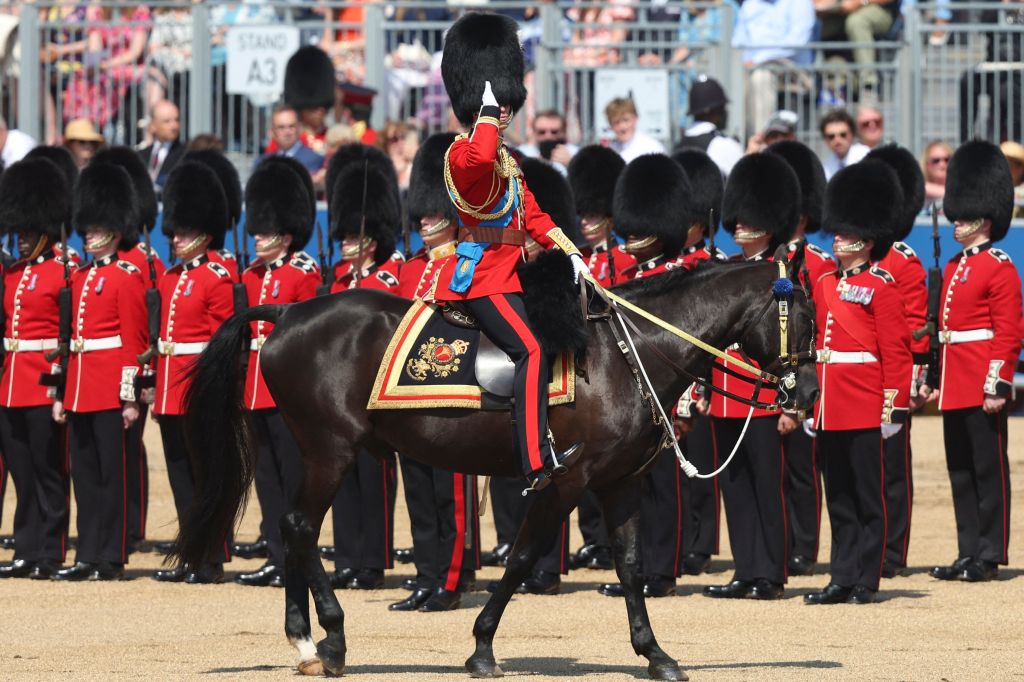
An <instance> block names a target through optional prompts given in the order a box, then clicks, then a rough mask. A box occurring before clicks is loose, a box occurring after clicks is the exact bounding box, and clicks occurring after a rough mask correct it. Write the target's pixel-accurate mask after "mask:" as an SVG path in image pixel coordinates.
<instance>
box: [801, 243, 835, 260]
mask: <svg viewBox="0 0 1024 682" xmlns="http://www.w3.org/2000/svg"><path fill="white" fill-rule="evenodd" d="M804 251H810V252H811V253H813V254H814V255H815V256H817V257H818V258H820V259H822V260H832V256H830V255H829V253H828V251H826V250H825V249H823V248H821V247H820V246H818V245H817V244H812V243H811V242H807V245H806V246H804Z"/></svg>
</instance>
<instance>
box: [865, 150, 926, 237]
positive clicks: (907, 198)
mask: <svg viewBox="0 0 1024 682" xmlns="http://www.w3.org/2000/svg"><path fill="white" fill-rule="evenodd" d="M867 158H869V159H878V160H879V161H881V162H882V163H885V164H887V165H888V166H889V168H892V169H893V171H895V173H896V177H898V178H899V179H900V189H902V190H903V203H902V204H900V206H899V207H898V208H899V211H898V213H899V215H898V216H897V217H896V219H897V227H896V234H895V235H894V236H895V237H896V241H902V240H903V239H906V238H907V235H909V234H910V230H911V229H913V227H914V220H916V219H917V216H918V214H919V213H921V209H922V208H923V207H924V173H922V172H921V166H920V165H919V164H918V163H917V159H915V158H914V155H913V154H911V153H910V151H908V150H907V149H904V148H903V147H900V146H899V145H896V144H887V145H883V146H881V147H876V148H875V149H872V150H871V151H870V152H869V153H868V155H867Z"/></svg>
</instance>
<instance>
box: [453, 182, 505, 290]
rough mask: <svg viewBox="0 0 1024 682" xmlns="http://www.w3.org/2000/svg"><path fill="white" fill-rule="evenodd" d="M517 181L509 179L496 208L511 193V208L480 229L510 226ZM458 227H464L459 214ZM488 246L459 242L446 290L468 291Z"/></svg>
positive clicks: (481, 224)
mask: <svg viewBox="0 0 1024 682" xmlns="http://www.w3.org/2000/svg"><path fill="white" fill-rule="evenodd" d="M518 183H519V180H518V178H515V177H512V178H509V181H508V187H507V188H506V189H505V193H504V194H502V195H501V198H500V199H498V206H503V205H504V204H505V202H506V201H507V200H508V193H509V192H513V193H514V196H513V197H512V206H511V207H510V208H509V210H508V211H507V212H506V213H505V214H503V215H501V216H498V217H497V218H494V219H493V220H485V221H482V222H480V223H479V226H480V227H501V228H507V227H508V226H509V225H511V224H512V216H513V215H515V212H516V210H517V209H518V208H519V184H518ZM459 227H464V225H463V223H462V215H461V214H459ZM488 246H490V243H489V242H461V243H459V245H458V246H457V247H456V248H455V255H456V257H457V258H458V260H457V261H456V262H455V274H454V275H452V281H451V283H450V284H449V285H448V289H449V290H451V291H453V292H455V293H456V294H464V293H466V292H467V291H468V290H469V287H470V285H471V284H472V283H473V273H475V272H476V266H477V264H478V263H479V262H480V260H481V259H482V258H483V257H484V249H486V248H487V247H488Z"/></svg>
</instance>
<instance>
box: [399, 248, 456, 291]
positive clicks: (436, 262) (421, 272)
mask: <svg viewBox="0 0 1024 682" xmlns="http://www.w3.org/2000/svg"><path fill="white" fill-rule="evenodd" d="M454 257H455V242H448V243H447V244H441V245H440V246H435V247H434V248H432V249H430V250H429V251H427V250H426V249H421V250H420V251H419V252H417V253H416V255H414V256H413V257H412V258H410V259H409V261H408V262H407V263H406V264H405V265H403V266H402V270H401V272H400V273H399V277H398V281H399V286H398V292H397V293H398V295H399V296H402V297H403V298H412V299H417V298H422V299H424V300H426V301H432V300H433V288H434V285H435V284H436V282H437V276H438V274H439V273H440V272H441V268H442V267H444V265H445V264H447V263H448V262H449V261H450V260H452V259H453V258H454Z"/></svg>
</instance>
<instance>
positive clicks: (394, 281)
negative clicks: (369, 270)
mask: <svg viewBox="0 0 1024 682" xmlns="http://www.w3.org/2000/svg"><path fill="white" fill-rule="evenodd" d="M377 279H379V280H380V281H381V282H384V284H387V285H388V286H389V287H397V286H398V278H397V277H395V276H394V275H392V274H391V273H390V272H388V271H387V270H378V271H377Z"/></svg>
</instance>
